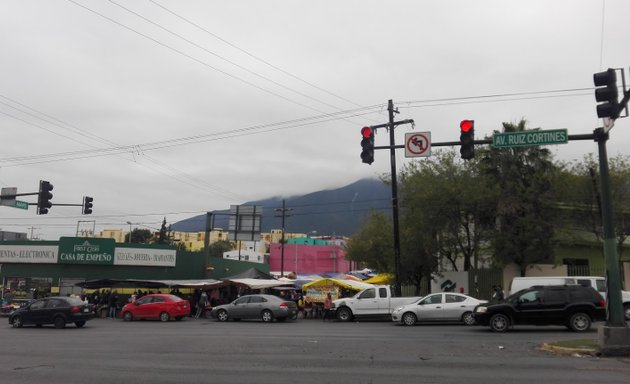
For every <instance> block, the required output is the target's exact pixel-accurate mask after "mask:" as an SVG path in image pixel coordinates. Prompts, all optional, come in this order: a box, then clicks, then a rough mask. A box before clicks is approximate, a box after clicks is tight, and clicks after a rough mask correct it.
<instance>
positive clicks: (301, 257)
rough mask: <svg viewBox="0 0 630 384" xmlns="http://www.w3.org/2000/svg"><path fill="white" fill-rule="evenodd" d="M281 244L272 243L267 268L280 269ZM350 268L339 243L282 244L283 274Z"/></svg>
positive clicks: (313, 272)
mask: <svg viewBox="0 0 630 384" xmlns="http://www.w3.org/2000/svg"><path fill="white" fill-rule="evenodd" d="M281 254H282V252H281V246H280V244H279V243H272V244H271V246H270V249H269V270H270V271H281V270H282V265H281V264H282V260H281ZM350 270H351V267H350V262H349V261H348V260H346V252H345V250H344V249H343V247H341V246H339V245H332V244H330V245H305V244H285V245H284V274H285V275H286V274H287V273H289V272H296V273H297V274H299V275H306V274H320V273H346V272H349V271H350Z"/></svg>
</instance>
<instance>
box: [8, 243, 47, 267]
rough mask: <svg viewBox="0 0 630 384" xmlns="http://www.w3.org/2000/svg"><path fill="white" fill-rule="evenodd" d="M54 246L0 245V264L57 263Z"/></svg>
mask: <svg viewBox="0 0 630 384" xmlns="http://www.w3.org/2000/svg"><path fill="white" fill-rule="evenodd" d="M57 250H58V247H57V246H56V245H0V263H38V264H39V263H41V264H43V263H48V264H56V263H57Z"/></svg>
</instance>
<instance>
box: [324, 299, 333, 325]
mask: <svg viewBox="0 0 630 384" xmlns="http://www.w3.org/2000/svg"><path fill="white" fill-rule="evenodd" d="M329 316H332V295H331V294H330V293H328V294H326V298H325V299H324V316H323V317H324V319H323V320H324V321H326V320H327V319H328V317H329ZM330 320H333V319H332V318H331V319H330Z"/></svg>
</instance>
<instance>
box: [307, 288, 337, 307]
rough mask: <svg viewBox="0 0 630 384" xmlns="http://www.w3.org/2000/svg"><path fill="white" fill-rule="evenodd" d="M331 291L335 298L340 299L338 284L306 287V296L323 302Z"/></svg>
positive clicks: (313, 300) (315, 301)
mask: <svg viewBox="0 0 630 384" xmlns="http://www.w3.org/2000/svg"><path fill="white" fill-rule="evenodd" d="M329 293H330V295H331V298H332V299H333V300H336V299H338V298H339V287H337V286H336V285H318V286H310V287H308V288H306V298H307V299H309V300H310V301H312V302H314V303H323V302H324V300H326V295H328V294H329Z"/></svg>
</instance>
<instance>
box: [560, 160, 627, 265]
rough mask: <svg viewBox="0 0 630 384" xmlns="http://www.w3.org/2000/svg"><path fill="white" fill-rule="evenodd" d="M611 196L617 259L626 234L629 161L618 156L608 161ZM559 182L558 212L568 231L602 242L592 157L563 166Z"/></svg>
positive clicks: (595, 166) (597, 182)
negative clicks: (589, 236) (561, 215)
mask: <svg viewBox="0 0 630 384" xmlns="http://www.w3.org/2000/svg"><path fill="white" fill-rule="evenodd" d="M608 165H609V172H610V182H611V185H610V189H611V194H612V199H613V200H612V205H613V216H614V219H615V234H616V236H617V252H618V254H619V257H621V255H622V252H623V245H624V243H625V241H626V240H627V238H628V236H629V235H630V211H629V210H628V207H630V158H629V157H628V156H623V155H618V156H616V157H614V158H610V159H608ZM562 166H563V175H562V176H563V178H562V181H561V190H562V191H563V194H562V196H561V202H562V206H561V208H562V209H561V211H562V212H564V215H563V216H564V217H565V218H566V219H567V224H566V226H568V227H569V228H576V229H579V230H582V231H586V232H589V233H591V234H592V235H593V236H594V237H595V238H596V239H597V240H598V241H600V242H602V241H603V240H602V239H603V233H602V231H603V230H602V214H601V200H600V188H601V182H600V178H599V163H598V161H597V160H596V159H595V158H594V157H593V154H589V155H586V156H584V158H583V159H582V160H581V161H577V160H576V161H573V162H572V163H565V164H563V165H562Z"/></svg>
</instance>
